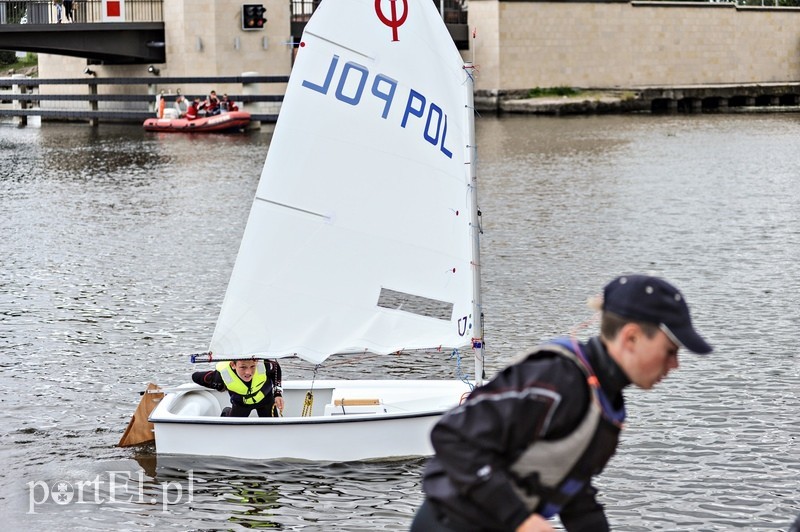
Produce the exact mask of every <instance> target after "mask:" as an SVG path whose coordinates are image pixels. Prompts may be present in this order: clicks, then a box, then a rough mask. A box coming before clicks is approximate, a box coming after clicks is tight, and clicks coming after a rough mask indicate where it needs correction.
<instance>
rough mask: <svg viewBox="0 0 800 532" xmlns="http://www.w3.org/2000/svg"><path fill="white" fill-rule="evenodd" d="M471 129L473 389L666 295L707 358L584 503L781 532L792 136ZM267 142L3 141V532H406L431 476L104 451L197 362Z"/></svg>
mask: <svg viewBox="0 0 800 532" xmlns="http://www.w3.org/2000/svg"><path fill="white" fill-rule="evenodd" d="M477 129H478V142H479V146H480V158H481V161H480V162H481V166H480V171H479V179H480V186H481V191H480V194H481V198H482V200H481V208H482V211H483V226H484V236H483V242H482V244H483V256H482V264H483V284H484V306H485V309H486V339H487V349H488V355H489V356H490V357H491V360H490V362H489V365H488V368H487V373H488V374H489V375H490V376H491V375H493V374H494V373H495V372H496V371H497V370H498V369H500V368H501V367H503V365H505V364H506V363H507V362H508V361H509V360H511V359H512V358H513V357H514V356H516V355H517V354H518V353H519V352H520V351H522V350H524V349H526V348H528V347H530V346H532V345H534V344H535V343H536V342H537V341H539V340H542V339H545V338H548V337H550V336H552V335H558V334H563V333H565V332H568V331H570V330H572V329H575V328H577V327H579V326H580V325H581V324H582V323H584V322H585V321H586V320H587V319H589V318H590V317H591V314H590V312H589V310H588V309H587V308H586V306H585V300H586V298H587V297H589V296H591V295H593V294H595V293H596V292H597V291H598V290H599V289H600V287H601V286H602V285H603V284H604V283H605V282H606V281H608V280H609V279H610V278H612V277H613V276H615V275H617V274H618V273H625V272H633V271H646V272H651V273H656V274H659V275H662V276H665V277H667V278H669V279H671V280H673V281H674V282H675V283H676V284H677V285H678V286H679V287H681V288H682V289H683V291H684V292H685V294H686V295H687V298H688V299H689V302H690V304H691V306H692V307H693V309H694V315H695V321H696V322H697V324H698V328H699V329H700V330H701V331H703V332H704V333H705V335H706V336H707V337H708V338H709V340H710V341H711V343H713V344H714V345H715V347H716V348H717V351H716V352H715V353H714V354H713V355H711V356H709V357H696V356H691V355H686V356H684V357H683V358H682V359H681V364H682V365H681V370H680V371H679V372H677V373H675V374H674V375H673V376H672V377H671V378H670V379H668V380H667V381H665V382H664V383H662V384H661V386H660V387H659V388H657V389H656V390H653V391H650V392H641V391H638V390H631V392H630V393H629V394H628V397H629V423H628V427H627V429H626V431H625V433H624V438H623V443H622V446H621V448H620V451H619V453H618V454H617V456H616V457H615V458H614V459H613V460H612V462H611V463H610V464H609V466H608V468H607V471H606V473H604V474H603V475H602V476H601V477H600V478H599V480H598V481H597V485H598V486H599V487H600V488H601V492H602V502H604V503H605V504H606V508H607V512H608V515H609V517H610V520H611V521H612V524H613V526H614V528H615V530H624V531H646V530H670V531H672V530H691V531H694V530H731V529H744V530H786V529H788V526H789V524H790V523H791V521H792V520H793V519H794V517H795V516H796V515H797V514H798V512H800V497H799V496H798V487H799V486H798V484H799V479H800V421H798V410H799V409H800V398H799V397H798V392H797V390H798V389H800V361H799V360H798V354H797V349H796V348H795V346H794V341H795V338H796V336H797V330H798V327H800V310H799V309H798V298H797V294H798V293H799V292H800V183H798V179H800V177H798V176H800V155H798V154H800V118H798V117H797V116H796V115H769V116H766V115H761V116H755V115H754V116H739V115H701V116H673V117H666V116H660V117H651V116H646V115H644V116H624V117H614V116H612V117H580V118H561V119H552V118H532V117H504V118H500V119H498V118H495V117H484V118H481V119H480V120H479V121H478V126H477ZM269 140H270V135H269V132H266V131H264V132H259V133H252V134H249V135H244V136H207V137H187V136H181V135H176V136H168V135H166V136H159V135H153V134H145V133H143V132H141V131H140V128H138V127H136V126H112V125H103V126H101V127H100V128H99V129H91V128H89V127H84V126H80V125H50V124H47V125H45V126H44V127H42V128H38V127H29V128H26V129H17V128H15V127H13V126H12V125H10V124H2V125H0V161H1V162H0V165H2V171H1V172H0V207H1V208H2V216H0V234H1V235H2V240H0V258H1V260H2V268H1V269H0V365H2V369H3V371H2V372H1V373H0V387H2V390H3V392H2V395H0V407H2V409H3V415H2V420H3V422H2V428H0V508H2V515H3V518H4V519H3V522H4V524H5V527H6V529H8V530H20V529H23V528H24V529H26V530H30V529H39V530H56V529H58V530H61V529H72V530H110V529H113V530H141V529H147V528H151V529H159V530H160V529H167V528H172V529H182V530H212V529H232V530H241V529H249V528H274V529H279V530H325V531H331V530H337V531H345V532H349V531H358V530H364V531H368V530H404V529H407V527H408V525H409V524H410V521H411V518H412V516H413V513H414V510H415V508H416V507H417V506H418V505H419V503H420V502H421V493H420V483H419V479H420V472H421V468H422V465H423V463H424V462H423V460H410V461H401V462H387V463H356V464H317V463H315V464H291V463H248V462H243V461H233V460H219V459H206V460H198V459H194V460H189V459H186V460H184V459H181V460H178V459H171V460H164V459H162V458H159V459H158V460H156V457H155V453H154V448H153V447H152V446H151V447H143V448H138V449H121V448H118V447H116V446H115V445H116V443H117V442H118V441H119V438H120V436H121V434H122V432H123V430H124V428H125V426H126V424H127V422H128V419H129V418H130V415H131V414H132V413H133V410H134V409H135V407H136V404H137V403H138V400H139V395H138V392H139V391H140V390H142V389H143V388H144V386H145V385H146V383H147V382H156V383H158V384H161V385H172V384H177V383H179V382H182V381H183V380H185V379H186V378H187V377H188V374H189V373H190V372H191V371H192V370H194V369H195V368H194V367H193V366H191V365H190V364H189V363H188V358H187V357H186V354H188V353H192V352H197V351H201V350H203V349H205V347H206V346H207V343H208V341H209V339H210V336H211V329H212V328H213V325H214V322H215V319H216V314H217V310H218V308H219V305H220V304H221V301H222V297H223V294H224V290H225V285H226V283H227V277H228V274H229V272H230V269H231V267H232V264H233V260H234V257H235V254H236V251H237V249H238V244H239V237H240V235H241V232H242V230H243V225H244V222H245V219H246V216H247V211H248V209H249V206H250V202H251V199H252V197H253V194H254V192H255V188H256V183H257V179H258V176H259V174H260V170H261V166H262V164H263V160H264V157H265V155H266V151H267V147H268V144H269ZM276 260H280V257H276ZM594 327H595V325H589V326H588V328H586V329H582V330H581V331H580V332H579V334H580V335H581V336H585V335H588V334H590V333H592V332H594ZM454 364H455V363H454V361H450V360H447V359H446V358H444V359H440V358H433V357H431V358H429V359H425V360H422V361H419V360H410V359H408V358H398V357H387V358H382V359H378V360H359V361H353V362H352V363H348V364H339V365H330V366H328V367H325V368H323V369H322V372H321V374H320V376H321V377H356V376H362V375H363V372H365V371H366V372H369V373H370V374H371V376H374V377H376V378H381V377H390V376H391V377H396V376H401V375H406V376H410V377H426V376H431V377H437V378H446V377H449V376H450V375H452V373H453V371H454ZM284 367H285V371H284V374H285V376H288V377H289V378H306V377H309V376H310V375H311V372H310V368H308V367H306V366H304V365H302V364H301V363H298V362H296V361H286V363H285V364H284ZM467 367H468V368H471V366H467ZM209 437H212V436H211V435H209ZM257 444H258V442H242V445H257ZM321 444H324V442H321Z"/></svg>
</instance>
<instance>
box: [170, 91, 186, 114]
mask: <svg viewBox="0 0 800 532" xmlns="http://www.w3.org/2000/svg"><path fill="white" fill-rule="evenodd" d="M173 107H175V110H176V111H177V113H178V118H183V117H185V116H186V112H187V111H188V110H189V107H188V104H187V103H186V98H184V96H183V94H181V91H180V89H178V96H177V97H176V98H175V102H174V103H173Z"/></svg>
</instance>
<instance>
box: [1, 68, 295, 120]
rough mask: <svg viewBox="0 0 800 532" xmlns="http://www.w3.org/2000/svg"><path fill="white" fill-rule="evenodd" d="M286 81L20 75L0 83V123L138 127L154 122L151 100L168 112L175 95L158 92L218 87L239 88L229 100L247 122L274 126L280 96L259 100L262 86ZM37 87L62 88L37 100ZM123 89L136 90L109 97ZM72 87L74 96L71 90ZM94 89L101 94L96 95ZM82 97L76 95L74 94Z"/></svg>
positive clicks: (194, 93)
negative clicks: (35, 119)
mask: <svg viewBox="0 0 800 532" xmlns="http://www.w3.org/2000/svg"><path fill="white" fill-rule="evenodd" d="M288 81H289V77H288V76H251V75H248V76H214V77H163V78H162V77H158V78H155V77H152V76H150V77H145V78H141V77H137V78H96V77H89V78H66V79H40V78H29V77H26V76H23V75H20V74H17V75H13V76H11V77H7V78H2V77H0V118H3V117H12V118H13V119H14V120H15V121H16V122H17V123H18V124H20V125H24V124H26V123H27V117H29V116H40V117H42V118H43V119H54V120H68V121H87V120H88V121H89V123H90V124H92V125H97V124H98V122H99V121H100V120H103V121H109V122H129V123H131V122H132V123H137V122H138V123H142V122H144V120H145V119H147V118H152V117H155V116H156V112H155V103H156V95H159V96H161V97H163V98H164V99H165V101H166V102H167V105H169V106H172V105H173V102H174V101H175V98H176V97H177V93H173V92H171V91H168V90H167V91H164V90H162V88H163V87H169V86H175V85H182V86H192V85H201V86H202V87H207V86H219V85H222V84H233V85H236V84H240V86H241V92H240V93H239V94H236V93H233V92H231V93H229V95H228V96H229V98H230V99H231V100H233V101H234V102H237V103H238V104H239V105H240V107H241V110H242V111H247V112H249V113H250V115H251V117H252V119H253V121H255V122H265V123H274V122H276V121H277V119H278V112H279V111H280V105H281V103H282V102H283V95H282V94H263V93H262V91H261V88H262V87H261V85H262V84H273V85H274V84H278V85H283V84H285V83H287V82H288ZM42 85H56V86H60V87H63V88H64V90H63V91H61V90H59V91H58V92H59V93H58V94H50V92H52V91H47V92H48V94H42V93H41V92H40V91H39V90H38V89H39V87H40V86H42ZM114 85H116V86H119V85H126V86H132V87H140V89H138V90H136V91H135V92H136V93H135V94H130V93H129V91H127V90H126V91H125V92H124V93H123V92H119V91H114V92H112V91H110V87H109V86H114ZM71 87H78V90H77V91H76V90H75V89H74V88H71ZM99 87H104V89H105V90H103V91H99V90H98V88H99ZM78 91H82V93H80V94H76V92H78ZM182 95H183V96H184V97H185V98H186V99H187V100H191V99H193V98H200V99H201V100H202V99H204V98H205V97H206V94H204V93H202V92H199V91H196V90H190V91H187V92H183V93H182Z"/></svg>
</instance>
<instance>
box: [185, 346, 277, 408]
mask: <svg viewBox="0 0 800 532" xmlns="http://www.w3.org/2000/svg"><path fill="white" fill-rule="evenodd" d="M192 380H193V381H194V382H195V383H197V384H199V385H201V386H205V387H206V388H214V389H215V390H217V391H220V392H221V391H224V390H228V394H229V395H230V396H231V406H229V407H225V408H224V409H223V410H222V415H223V416H230V417H247V416H249V415H250V413H251V412H252V411H253V410H255V411H256V412H257V413H258V415H259V417H280V415H281V413H283V406H284V403H283V391H282V389H281V366H280V364H278V361H277V360H253V359H244V360H231V361H223V362H218V363H217V365H216V367H215V369H212V370H211V371H196V372H194V373H193V374H192Z"/></svg>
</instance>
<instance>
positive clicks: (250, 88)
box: [242, 72, 262, 129]
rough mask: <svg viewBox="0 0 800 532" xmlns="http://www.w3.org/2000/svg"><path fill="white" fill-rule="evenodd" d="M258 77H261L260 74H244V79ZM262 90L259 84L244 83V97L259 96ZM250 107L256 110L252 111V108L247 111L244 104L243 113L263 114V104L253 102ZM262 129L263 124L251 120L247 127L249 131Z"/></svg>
mask: <svg viewBox="0 0 800 532" xmlns="http://www.w3.org/2000/svg"><path fill="white" fill-rule="evenodd" d="M258 75H259V74H258V72H242V77H243V78H248V77H253V76H258ZM260 90H261V89H260V88H259V85H258V83H248V82H246V81H242V95H243V96H250V95H253V94H259V91H260ZM250 106H253V107H255V109H250V108H248V109H245V108H244V104H242V111H247V112H248V113H250V114H251V115H252V114H260V113H261V112H262V110H261V102H252V103H251V104H250ZM260 127H261V122H259V121H257V120H251V121H250V123H249V124H248V125H247V129H258V128H260Z"/></svg>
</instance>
